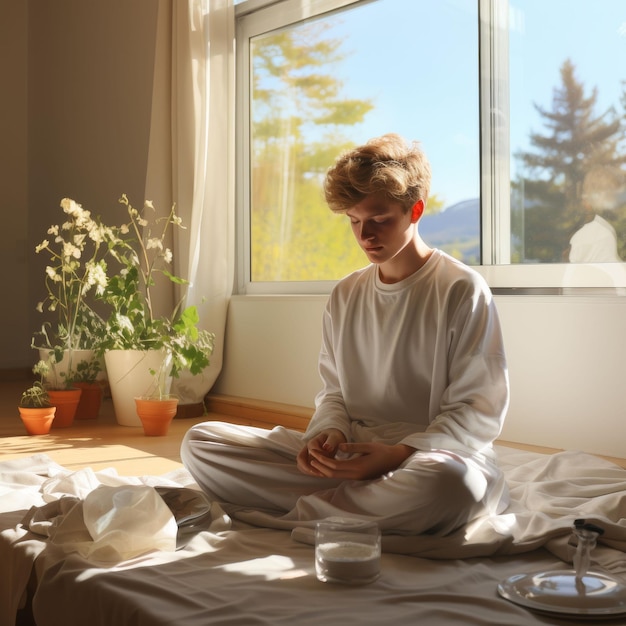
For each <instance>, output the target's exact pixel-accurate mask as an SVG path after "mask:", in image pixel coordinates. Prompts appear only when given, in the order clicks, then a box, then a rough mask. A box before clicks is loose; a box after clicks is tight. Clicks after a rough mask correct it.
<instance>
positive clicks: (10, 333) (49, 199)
mask: <svg viewBox="0 0 626 626" xmlns="http://www.w3.org/2000/svg"><path fill="white" fill-rule="evenodd" d="M157 9H158V3H157V2H154V0H132V2H130V1H128V0H106V1H104V0H102V1H93V2H85V1H84V0H54V1H53V2H47V1H43V2H42V1H41V0H0V16H1V17H0V85H2V95H3V97H2V98H0V136H1V137H2V150H1V151H0V153H1V154H0V211H1V215H2V228H1V229H0V267H2V268H3V270H4V272H5V276H4V285H5V289H8V288H10V298H11V306H3V307H0V339H1V345H2V348H3V349H2V350H1V351H0V371H8V370H22V369H24V370H26V369H27V368H28V369H29V368H30V367H32V365H33V364H34V362H35V360H36V357H35V354H34V351H33V350H31V349H30V341H31V337H32V334H33V332H34V331H36V330H38V329H39V328H40V326H41V323H42V321H43V316H42V315H41V314H40V313H37V311H36V310H35V307H36V305H37V303H38V302H39V301H41V300H43V298H44V296H45V287H44V276H45V273H44V268H45V264H46V261H47V259H46V258H45V255H36V254H35V246H36V245H37V244H38V243H40V242H41V241H42V240H43V239H44V238H45V237H46V231H47V229H48V227H49V226H50V225H51V224H58V223H60V222H61V221H62V219H61V218H62V216H63V213H62V212H61V209H60V208H59V203H60V201H61V199H62V198H64V197H71V198H74V199H75V200H76V201H77V202H79V203H81V204H83V206H84V207H85V208H86V209H89V210H91V211H92V212H93V213H94V214H101V215H103V216H104V217H105V218H108V220H109V221H112V222H114V223H118V222H120V221H121V220H122V217H123V213H122V209H121V208H120V206H119V205H118V202H117V200H118V198H119V197H120V195H121V194H122V193H123V192H125V193H127V194H128V195H129V197H130V198H131V200H132V201H133V202H134V203H135V204H138V205H141V204H142V203H143V200H144V187H145V181H146V164H147V157H148V139H149V132H150V113H151V106H152V81H153V68H154V54H155V38H156V23H157V22H156V18H157Z"/></svg>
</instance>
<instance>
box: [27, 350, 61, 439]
mask: <svg viewBox="0 0 626 626" xmlns="http://www.w3.org/2000/svg"><path fill="white" fill-rule="evenodd" d="M47 371H48V365H47V363H46V362H45V361H39V362H38V363H37V364H36V365H35V367H34V368H33V373H35V374H38V375H39V376H40V380H36V381H35V382H34V383H33V384H32V385H31V386H30V387H29V388H28V389H26V390H25V391H24V392H23V393H22V396H21V398H20V403H19V405H18V410H19V412H20V417H21V418H22V422H24V426H25V427H26V432H27V433H28V434H29V435H46V434H47V433H49V432H50V427H51V426H52V421H53V420H54V415H55V412H56V407H54V406H53V405H52V404H51V402H50V398H49V397H48V392H47V390H46V388H45V387H44V384H43V379H44V377H45V375H46V373H47Z"/></svg>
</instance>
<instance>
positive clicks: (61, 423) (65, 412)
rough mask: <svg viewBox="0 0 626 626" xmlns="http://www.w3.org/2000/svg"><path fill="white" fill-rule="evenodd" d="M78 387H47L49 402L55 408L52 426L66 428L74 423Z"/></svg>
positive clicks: (78, 392)
mask: <svg viewBox="0 0 626 626" xmlns="http://www.w3.org/2000/svg"><path fill="white" fill-rule="evenodd" d="M80 394H81V390H80V389H49V390H48V397H49V398H50V404H52V405H53V406H55V407H56V408H57V411H56V415H55V418H54V424H53V425H52V427H53V428H68V427H69V426H71V425H72V424H73V423H74V417H75V416H76V409H77V408H78V402H79V401H80Z"/></svg>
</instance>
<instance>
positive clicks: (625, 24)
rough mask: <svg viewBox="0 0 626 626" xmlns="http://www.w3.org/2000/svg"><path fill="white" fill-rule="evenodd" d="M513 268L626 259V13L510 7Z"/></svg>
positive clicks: (605, 8) (606, 5)
mask: <svg viewBox="0 0 626 626" xmlns="http://www.w3.org/2000/svg"><path fill="white" fill-rule="evenodd" d="M509 24H510V42H509V44H510V70H509V71H510V74H509V84H510V106H511V111H510V120H511V121H510V124H511V143H510V145H511V231H512V233H511V261H512V262H513V263H569V262H575V263H582V262H586V263H589V262H610V261H620V260H622V259H626V186H625V180H626V178H625V171H626V169H625V163H626V142H625V141H624V120H625V113H626V109H625V107H626V91H625V88H626V82H625V81H626V3H625V2H624V0H601V1H592V0H550V1H549V2H546V1H545V0H515V2H510V4H509Z"/></svg>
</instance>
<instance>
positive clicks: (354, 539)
mask: <svg viewBox="0 0 626 626" xmlns="http://www.w3.org/2000/svg"><path fill="white" fill-rule="evenodd" d="M315 572H316V574H317V579H318V580H320V581H322V582H330V583H344V584H349V585H362V584H366V583H371V582H373V581H375V580H376V579H377V578H378V577H379V576H380V529H379V528H378V524H376V522H368V521H361V520H357V519H346V518H328V519H326V520H322V521H321V522H318V523H317V526H316V529H315Z"/></svg>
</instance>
